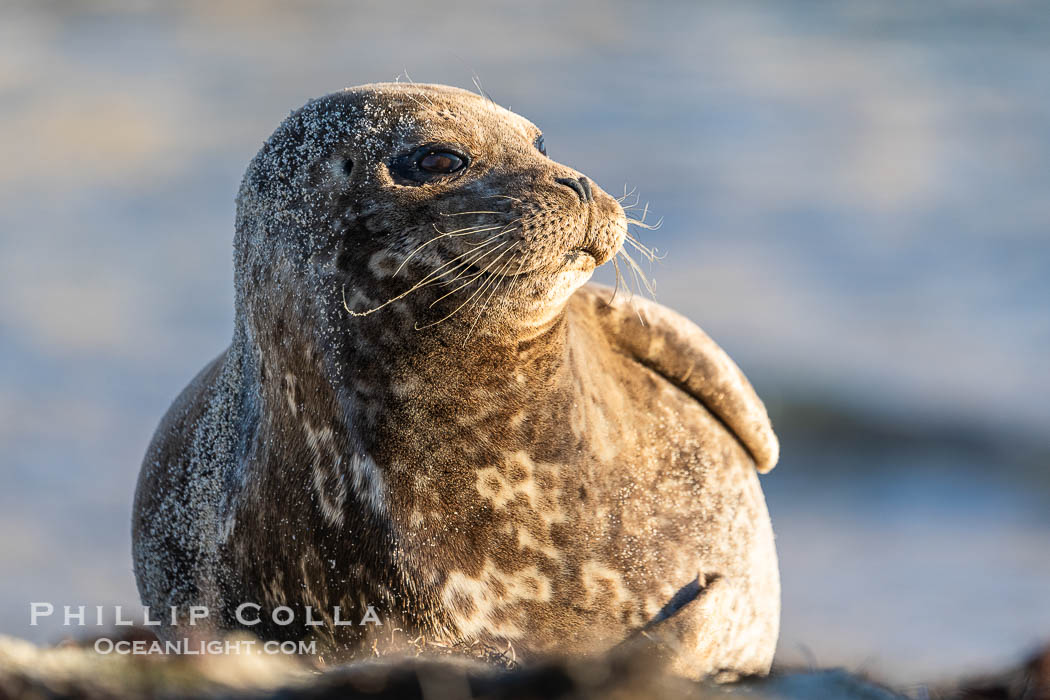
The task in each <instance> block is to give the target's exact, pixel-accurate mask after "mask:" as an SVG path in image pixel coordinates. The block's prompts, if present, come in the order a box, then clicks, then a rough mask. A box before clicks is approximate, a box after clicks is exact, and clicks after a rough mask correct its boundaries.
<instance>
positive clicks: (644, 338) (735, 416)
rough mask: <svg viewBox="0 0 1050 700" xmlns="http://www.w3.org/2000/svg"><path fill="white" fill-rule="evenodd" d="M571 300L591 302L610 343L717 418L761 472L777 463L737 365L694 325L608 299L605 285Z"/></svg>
mask: <svg viewBox="0 0 1050 700" xmlns="http://www.w3.org/2000/svg"><path fill="white" fill-rule="evenodd" d="M573 301H577V302H583V304H584V305H588V306H589V305H593V307H592V308H593V313H594V316H595V318H596V319H597V320H598V322H599V323H600V324H601V326H602V328H603V329H604V330H605V332H606V336H607V337H608V339H609V342H610V343H611V344H612V345H613V347H615V348H616V349H617V350H619V351H620V352H622V353H624V354H626V355H628V356H629V357H632V358H633V359H635V360H636V361H637V362H639V363H640V364H642V365H644V366H646V367H648V368H649V369H651V370H653V371H654V372H656V373H657V374H660V375H661V376H663V377H664V378H666V379H667V381H669V382H671V383H672V384H674V385H675V386H677V387H678V388H680V389H681V390H682V391H685V392H686V393H688V394H689V395H691V396H692V397H693V398H695V399H696V400H697V401H699V402H700V403H702V404H703V405H704V406H705V407H707V409H708V410H709V411H711V413H712V414H714V415H715V416H717V417H718V418H719V420H721V421H722V422H723V423H724V424H725V425H726V427H728V428H729V430H730V431H731V432H732V433H733V434H734V435H735V436H736V437H737V439H738V440H740V442H741V444H743V445H744V447H745V448H747V451H748V452H749V453H750V454H751V457H752V459H754V462H755V467H756V468H757V469H758V471H759V472H760V473H762V474H765V473H766V472H768V471H769V470H770V469H772V468H773V467H774V466H776V463H777V459H778V457H779V455H780V444H779V442H778V441H777V437H776V435H775V434H774V433H773V426H772V424H771V423H770V421H769V415H768V414H767V413H766V407H765V406H764V405H763V404H762V400H761V399H759V398H758V395H757V394H756V393H755V390H754V389H753V388H752V387H751V383H750V382H748V380H747V377H745V376H744V373H743V372H741V371H740V368H739V367H737V366H736V363H734V362H733V360H731V359H730V358H729V355H727V354H726V352H725V351H724V350H722V348H720V347H719V346H718V344H717V343H715V341H713V340H712V339H711V338H710V336H708V335H707V334H706V333H704V332H703V331H702V330H700V328H699V327H697V325H696V324H694V323H693V322H692V321H690V320H689V319H687V318H685V317H684V316H682V315H680V314H677V313H675V312H674V311H671V310H670V309H668V308H666V307H664V306H661V305H660V304H657V303H655V302H652V301H649V300H648V299H642V298H640V297H638V296H635V297H634V298H633V299H631V300H628V299H626V298H625V297H624V295H622V294H619V295H616V296H615V298H613V290H612V289H611V288H609V287H606V286H604V285H598V284H587V285H585V286H584V287H582V288H581V289H580V290H579V291H577V292H576V294H574V295H573Z"/></svg>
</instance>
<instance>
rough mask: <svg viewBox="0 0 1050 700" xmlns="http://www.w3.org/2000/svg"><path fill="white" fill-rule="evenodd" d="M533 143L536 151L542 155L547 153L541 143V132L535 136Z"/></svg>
mask: <svg viewBox="0 0 1050 700" xmlns="http://www.w3.org/2000/svg"><path fill="white" fill-rule="evenodd" d="M535 144H536V150H537V151H539V152H540V153H542V154H543V155H547V147H546V146H544V145H543V134H540V135H539V136H537V137H536V141H535Z"/></svg>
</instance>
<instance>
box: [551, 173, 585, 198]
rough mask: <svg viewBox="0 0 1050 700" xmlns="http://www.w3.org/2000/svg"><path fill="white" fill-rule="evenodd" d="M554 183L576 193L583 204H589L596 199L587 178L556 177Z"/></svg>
mask: <svg viewBox="0 0 1050 700" xmlns="http://www.w3.org/2000/svg"><path fill="white" fill-rule="evenodd" d="M554 181H555V182H557V183H558V184H559V185H565V186H566V187H568V188H569V189H571V190H572V191H574V192H575V193H576V194H577V195H578V196H579V198H580V201H581V202H589V201H591V200H592V199H593V198H594V197H593V194H592V192H591V181H590V180H588V179H587V178H585V177H581V178H575V177H556V178H554Z"/></svg>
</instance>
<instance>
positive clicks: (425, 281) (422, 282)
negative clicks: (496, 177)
mask: <svg viewBox="0 0 1050 700" xmlns="http://www.w3.org/2000/svg"><path fill="white" fill-rule="evenodd" d="M498 238H499V236H493V237H492V238H491V239H489V241H490V243H489V245H491V243H492V242H495V241H496V239H498ZM503 245H506V244H503ZM498 249H499V248H497V250H498ZM489 252H491V251H489ZM472 253H478V249H477V248H474V249H472V250H468V251H467V252H466V253H462V254H460V255H457V256H456V257H454V258H452V259H451V260H449V261H448V262H446V263H444V264H443V265H442V266H441V267H439V268H437V269H436V270H433V271H431V272H430V273H429V274H428V275H427V276H426V277H424V278H423V279H422V280H420V281H419V282H417V283H415V284H414V285H412V286H411V287H409V288H408V289H407V290H405V291H404V292H402V293H401V294H398V295H397V296H394V297H391V298H390V299H387V300H386V301H384V302H383V303H382V304H380V305H379V306H376V307H373V308H371V309H368V310H367V311H354V310H353V309H351V308H350V306H349V305H348V304H347V303H346V284H345V283H344V284H343V288H342V295H343V308H345V309H346V310H347V312H348V313H349V314H350V315H351V316H368V315H369V314H371V313H374V312H376V311H379V309H381V308H383V307H384V306H387V305H388V304H391V303H393V302H395V301H397V300H398V299H404V298H405V297H407V296H408V295H409V294H411V293H412V292H414V291H416V290H417V289H422V288H423V287H426V286H427V285H429V284H433V283H434V282H436V281H437V280H439V279H441V278H442V277H444V276H445V275H448V274H451V273H452V272H453V271H455V270H458V269H459V268H460V267H463V266H469V265H470V263H471V262H472V261H473V260H476V259H478V258H474V259H472V260H465V261H463V262H461V263H459V265H456V266H455V267H453V268H452V269H450V270H446V271H445V272H444V273H442V274H440V275H438V276H437V277H436V278H435V277H434V275H436V274H437V273H438V272H440V271H441V270H442V269H443V268H445V267H448V266H449V265H451V264H452V263H454V262H456V260H459V259H460V258H463V257H464V256H467V255H471V254H472ZM486 255H488V252H486V253H482V254H481V255H479V256H478V257H479V258H483V257H485V256H486ZM398 269H400V268H398ZM395 274H397V273H395Z"/></svg>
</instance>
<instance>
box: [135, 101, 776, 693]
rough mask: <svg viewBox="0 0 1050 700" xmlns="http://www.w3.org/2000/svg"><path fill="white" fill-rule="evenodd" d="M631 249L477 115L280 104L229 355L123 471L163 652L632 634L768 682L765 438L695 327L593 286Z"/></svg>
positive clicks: (531, 130) (530, 643) (566, 642)
mask: <svg viewBox="0 0 1050 700" xmlns="http://www.w3.org/2000/svg"><path fill="white" fill-rule="evenodd" d="M627 236H628V220H627V218H626V216H625V213H624V210H623V208H622V207H621V205H620V203H619V202H618V201H617V200H616V199H614V198H613V197H611V196H610V195H608V194H607V193H606V192H605V191H603V190H602V189H601V188H600V187H599V186H598V185H597V184H596V183H594V182H592V181H591V180H589V179H588V178H586V177H585V176H584V175H582V174H581V173H579V172H577V171H576V170H573V169H572V168H569V167H567V166H565V165H562V164H560V163H558V162H556V161H554V160H552V159H550V158H549V157H547V155H546V153H545V151H544V148H543V140H542V135H541V133H540V131H539V129H538V128H537V127H536V126H534V125H533V124H531V123H530V122H529V121H527V120H526V119H524V118H522V117H520V116H518V115H516V114H514V113H512V112H510V111H508V110H506V109H503V108H502V107H499V106H497V105H496V104H495V103H493V102H492V101H491V100H490V99H487V98H485V97H482V96H478V95H475V94H473V93H470V92H466V91H463V90H459V89H454V88H449V87H443V86H423V85H414V84H411V85H406V84H397V83H394V84H375V85H366V86H363V87H358V88H352V89H347V90H344V91H342V92H337V93H334V94H331V95H328V96H326V97H322V98H319V99H317V100H314V101H311V102H309V103H307V104H306V105H305V106H304V107H302V108H301V109H299V110H298V111H296V112H293V113H292V114H291V116H289V117H288V118H287V119H286V120H285V121H284V122H283V123H282V124H281V125H280V127H279V128H278V129H277V130H276V131H275V132H274V134H273V135H272V136H271V137H270V138H269V139H268V140H267V141H266V142H265V144H264V145H263V146H262V149H261V150H260V151H259V153H258V155H256V156H255V158H254V159H253V160H252V162H251V164H250V165H249V166H248V169H247V172H246V174H245V177H244V180H243V183H242V185H241V188H240V191H239V194H238V199H237V220H236V237H235V244H234V249H235V255H234V262H235V287H236V290H235V304H236V316H235V324H234V332H233V340H232V343H231V344H230V346H229V347H228V348H227V349H226V350H225V351H224V352H223V353H222V354H221V355H220V356H219V357H218V358H216V359H215V360H214V361H213V362H211V363H210V364H209V365H207V366H206V367H205V368H204V369H203V370H202V371H201V372H200V374H198V375H197V377H196V378H195V379H194V380H193V381H192V382H191V383H190V384H189V386H188V387H187V388H186V389H185V390H184V391H183V392H182V394H181V395H180V396H179V397H178V399H176V401H175V402H174V404H173V405H172V407H171V408H170V409H169V411H168V413H167V414H166V416H165V417H164V419H163V421H162V422H161V424H160V426H159V427H158V429H157V432H156V434H155V436H154V438H153V442H152V444H151V445H150V447H149V449H148V452H147V454H146V457H145V459H144V462H143V466H142V471H141V473H140V476H139V483H138V488H137V491H136V495H135V505H134V516H133V525H132V529H133V548H134V562H135V573H136V578H137V582H138V587H139V591H140V594H141V597H142V601H143V603H144V604H146V605H148V606H150V608H151V609H153V610H168V609H172V610H174V611H177V612H173V615H172V620H171V621H169V622H168V623H165V624H164V625H163V626H162V627H161V628H160V634H161V635H162V636H163V637H166V638H173V637H177V636H179V635H181V634H186V633H193V634H195V635H197V636H202V635H207V634H219V633H222V632H224V631H227V630H236V629H246V630H249V631H251V632H254V633H255V634H257V635H259V636H260V637H263V638H266V639H277V640H304V639H310V640H314V641H320V643H321V644H320V647H319V651H318V652H317V653H318V654H322V653H323V654H325V655H328V657H346V656H350V655H353V654H354V653H356V652H358V651H360V650H361V649H362V646H374V645H375V644H376V643H377V640H378V639H385V636H384V635H386V634H387V632H388V631H390V632H392V631H393V630H395V629H397V630H400V631H401V633H402V634H403V635H404V636H405V637H407V638H423V637H425V638H427V639H430V640H441V641H442V643H445V644H452V645H454V644H459V643H468V644H469V643H478V642H480V643H482V644H485V645H489V646H492V647H495V648H512V649H513V652H514V653H515V654H516V656H517V658H518V659H523V658H524V659H528V658H536V657H539V656H543V655H554V654H587V653H591V652H599V651H602V650H604V649H607V648H610V647H612V646H614V645H616V644H618V643H620V642H622V641H624V640H629V639H631V638H632V635H635V636H637V635H639V634H641V635H645V636H647V637H650V638H659V639H660V640H661V643H662V644H663V645H664V646H666V647H667V648H668V649H670V650H671V654H672V655H673V657H674V664H675V668H677V669H678V670H680V671H682V672H684V673H688V674H691V675H695V676H699V675H704V674H710V673H716V672H720V671H735V672H739V673H765V672H767V671H768V669H769V666H770V663H771V659H772V655H773V650H774V647H775V644H776V638H777V632H778V624H779V605H780V600H779V576H778V571H777V561H776V553H775V549H774V544H773V533H772V528H771V525H770V521H769V516H768V513H767V511H766V505H765V501H764V498H763V495H762V491H761V489H760V486H759V481H758V478H757V476H756V468H757V471H759V472H764V471H766V470H768V469H770V468H772V467H773V465H774V464H775V462H776V459H777V453H778V446H777V441H776V438H775V436H774V433H773V431H772V428H771V425H770V422H769V419H768V417H767V415H766V411H765V409H764V407H763V405H762V403H761V401H760V400H759V398H758V397H757V396H756V394H755V392H754V391H753V389H752V388H751V386H750V384H749V383H748V381H747V379H746V378H745V377H744V375H743V374H742V373H741V372H740V370H739V369H738V368H737V367H736V365H735V364H734V363H733V362H732V361H731V360H730V359H729V357H728V356H727V355H726V354H725V353H724V352H723V351H722V350H721V349H720V348H719V347H718V346H717V345H716V344H715V343H714V342H713V341H712V340H711V339H710V338H709V337H708V336H707V335H706V334H705V333H704V332H703V331H701V330H700V329H699V328H698V327H696V326H695V325H693V324H692V323H691V322H690V321H688V320H686V319H685V318H683V317H682V316H679V315H678V314H676V313H674V312H673V311H670V310H668V309H666V308H664V307H661V306H659V305H657V304H655V303H652V302H649V301H643V300H640V299H637V300H635V301H634V302H633V303H632V302H629V301H628V300H626V299H625V298H624V296H623V295H614V294H613V293H612V290H610V289H608V288H603V287H598V286H593V285H590V284H586V283H587V281H588V279H589V277H590V275H591V273H592V272H593V270H594V268H595V267H596V266H598V265H601V264H603V263H605V262H607V261H609V260H611V259H613V257H614V256H615V255H616V254H617V253H618V251H619V250H620V249H621V246H622V245H623V242H624V240H625V238H626V237H627ZM194 606H197V608H194ZM245 606H248V607H247V608H246V607H245ZM190 609H207V610H210V611H211V612H210V616H209V617H208V618H207V621H206V623H205V622H203V621H199V620H198V619H196V618H194V617H192V615H191V614H190V613H188V612H186V611H187V610H190ZM246 611H247V612H246ZM369 615H371V616H373V617H374V618H377V619H378V620H380V621H381V622H382V624H383V625H384V626H383V627H377V626H376V625H374V624H368V625H366V624H364V622H365V618H366V617H367V616H369ZM340 616H341V617H342V618H344V620H342V621H341V620H339V619H337V618H338V617H340ZM198 617H200V616H199V615H198ZM345 619H349V620H350V621H351V624H347V623H346V621H345ZM198 622H199V624H197V623H198ZM390 637H391V639H392V638H393V634H392V633H391V634H390ZM321 650H323V652H322V651H321Z"/></svg>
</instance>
